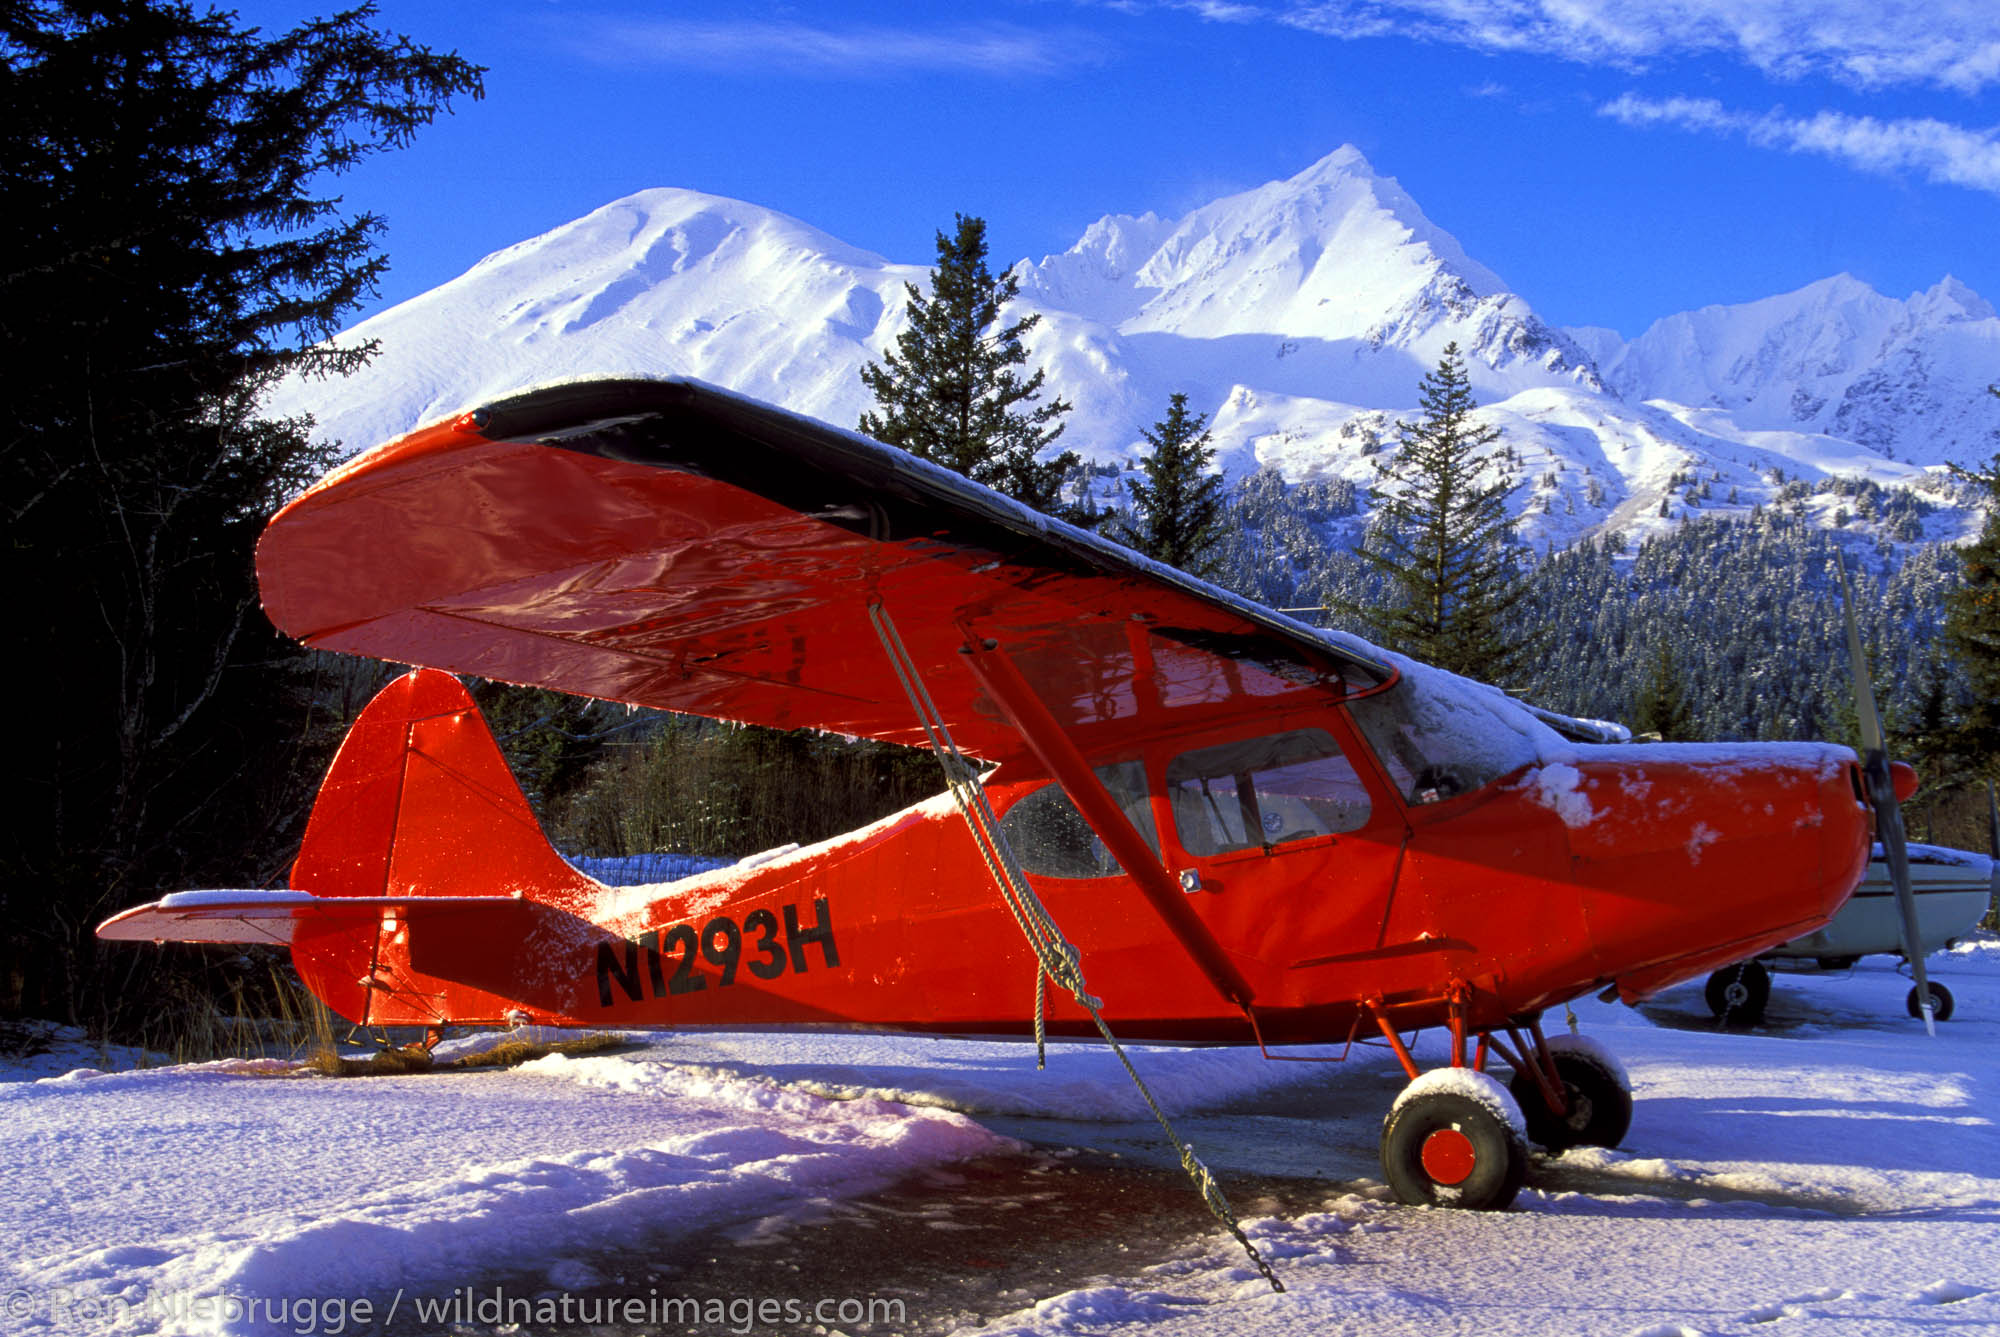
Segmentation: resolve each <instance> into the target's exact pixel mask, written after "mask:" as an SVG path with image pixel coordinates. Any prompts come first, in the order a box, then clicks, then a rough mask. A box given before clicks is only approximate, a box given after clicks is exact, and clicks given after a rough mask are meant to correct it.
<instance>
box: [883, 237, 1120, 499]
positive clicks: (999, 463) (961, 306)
mask: <svg viewBox="0 0 2000 1337" xmlns="http://www.w3.org/2000/svg"><path fill="white" fill-rule="evenodd" d="M956 218H957V220H958V222H957V227H956V230H955V231H954V233H953V235H951V236H950V237H947V236H945V235H944V233H942V232H940V233H938V234H937V266H936V268H934V269H932V270H931V290H930V294H929V295H928V296H926V295H925V294H924V293H922V292H920V291H919V290H918V289H917V286H916V285H915V284H913V283H912V284H905V285H904V289H905V291H906V292H907V293H908V294H909V302H910V324H909V328H908V329H905V330H904V331H903V332H902V333H901V334H898V335H897V336H896V348H895V351H894V352H890V353H885V354H883V356H882V361H881V363H880V364H877V363H873V362H871V363H869V364H868V365H867V366H865V367H863V368H862V369H861V380H862V382H863V383H864V384H865V385H866V386H867V387H868V389H869V390H870V391H871V392H872V393H873V394H874V396H875V405H876V407H875V408H874V409H873V410H870V411H869V412H867V413H864V414H862V415H861V423H860V430H861V431H862V432H864V433H866V434H867V435H869V436H872V437H874V438H875V439H876V440H877V441H882V442H886V443H887V444H889V445H892V446H901V447H902V448H903V449H904V450H907V451H909V452H910V453H911V454H912V455H915V456H917V457H919V458H920V459H926V460H930V461H932V462H933V463H936V464H941V465H943V466H944V467H945V468H947V469H950V470H953V471H954V472H956V473H961V474H964V475H965V476H966V477H967V478H970V479H972V480H973V481H974V482H978V483H984V484H985V485H986V486H988V487H991V488H995V489H997V490H998V491H1001V492H1004V493H1006V494H1007V495H1008V496H1010V497H1013V498H1014V499H1015V500H1017V501H1021V502H1025V503H1027V504H1028V505H1030V506H1033V507H1034V508H1035V509H1036V510H1039V511H1046V512H1048V513H1049V514H1052V515H1056V514H1059V515H1062V517H1063V518H1064V519H1071V518H1072V517H1074V518H1076V519H1083V518H1084V517H1083V515H1082V513H1081V512H1073V511H1070V510H1068V509H1066V508H1065V507H1064V506H1063V503H1062V491H1063V484H1064V482H1065V481H1066V480H1068V479H1069V478H1070V477H1071V475H1072V473H1073V472H1074V471H1075V470H1076V469H1077V467H1078V466H1079V465H1080V464H1081V463H1082V461H1081V460H1080V459H1079V458H1078V456H1077V454H1076V452H1075V451H1064V452H1063V453H1062V454H1060V455H1058V456H1056V457H1055V458H1054V459H1049V460H1043V459H1041V458H1040V455H1041V452H1042V450H1043V448H1044V447H1046V446H1048V445H1049V444H1051V443H1052V442H1054V441H1055V439H1056V438H1057V437H1059V436H1061V435H1062V423H1061V422H1060V421H1059V420H1060V419H1061V417H1062V415H1063V414H1065V413H1067V412H1069V409H1070V406H1069V405H1068V404H1066V403H1064V402H1063V401H1062V400H1061V399H1059V398H1058V399H1052V400H1050V401H1049V402H1047V403H1045V404H1042V403H1036V402H1035V401H1036V397H1037V396H1039V395H1040V394H1041V391H1042V380H1043V376H1042V373H1041V372H1040V371H1037V372H1036V373H1035V374H1034V375H1032V376H1029V377H1028V378H1027V379H1025V380H1023V379H1022V378H1021V377H1020V375H1019V374H1018V373H1017V371H1016V370H1015V369H1016V368H1018V367H1020V366H1022V365H1024V364H1025V363H1026V362H1027V360H1028V352H1027V349H1026V348H1025V347H1023V346H1022V343H1021V337H1022V336H1023V335H1025V334H1026V333H1028V331H1030V330H1032V329H1034V328H1035V326H1036V324H1037V323H1039V322H1040V320H1041V317H1040V316H1039V315H1030V316H1024V317H1022V318H1021V319H1019V320H1016V321H1012V322H1009V323H1003V322H1002V312H1003V310H1004V309H1005V307H1006V305H1007V303H1009V302H1011V301H1013V300H1014V298H1015V296H1016V295H1017V293H1018V292H1019V290H1020V280H1018V279H1017V278H1016V277H1015V276H1014V275H1013V274H1011V273H1007V274H1002V275H1001V276H1000V277H999V278H997V279H996V278H994V277H993V274H992V272H991V271H990V270H988V269H987V267H986V223H985V220H984V219H979V218H967V217H966V216H965V215H964V214H958V215H956Z"/></svg>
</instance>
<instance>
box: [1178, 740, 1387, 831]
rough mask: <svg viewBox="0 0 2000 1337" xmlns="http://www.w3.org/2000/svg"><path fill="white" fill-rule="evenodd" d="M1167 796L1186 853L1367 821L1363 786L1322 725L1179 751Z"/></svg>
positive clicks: (1348, 828) (1352, 826)
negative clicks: (1316, 727)
mask: <svg viewBox="0 0 2000 1337" xmlns="http://www.w3.org/2000/svg"><path fill="white" fill-rule="evenodd" d="M1167 796H1168V798H1169V800H1170V801H1171V802H1172V804H1173V810H1174V829H1175V831H1176V832H1177V833H1178V834H1179V836H1180V841H1181V848H1183V849H1185V850H1186V851H1187V852H1188V853H1189V854H1197V855H1199V854H1225V853H1227V852H1229V851H1231V850H1246V849H1257V848H1268V847H1269V846H1273V845H1282V844H1285V843H1286V842H1288V841H1293V840H1305V839H1307V838H1308V837H1311V836H1324V835H1330V834H1332V833H1333V832H1336V831H1352V830H1355V829H1356V828H1358V827H1361V826H1365V825H1366V824H1367V822H1368V791H1367V790H1365V789H1363V788H1362V786H1361V779H1360V777H1359V776H1358V775H1356V774H1355V771H1354V764H1353V763H1352V762H1351V761H1349V760H1348V759H1347V757H1346V756H1344V755H1343V754H1342V753H1341V750H1340V744H1338V743H1336V742H1335V741H1334V740H1333V735H1332V734H1329V733H1328V732H1326V730H1324V729H1294V730H1292V731H1290V732H1288V733H1280V734H1269V735H1266V736H1265V737H1262V738H1246V739H1243V740H1242V741H1240V742H1235V743H1224V744H1222V745H1220V746H1218V747H1205V748H1201V749H1199V750H1197V751H1194V752H1183V753H1181V755H1179V756H1178V757H1175V758H1174V759H1173V761H1171V762H1170V763H1168V765H1167Z"/></svg>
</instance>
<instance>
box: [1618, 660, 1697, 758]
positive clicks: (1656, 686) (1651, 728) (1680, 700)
mask: <svg viewBox="0 0 2000 1337" xmlns="http://www.w3.org/2000/svg"><path fill="white" fill-rule="evenodd" d="M1632 731H1633V732H1634V733H1637V734H1657V735H1659V737H1660V738H1661V740H1662V741H1664V742H1668V743H1686V742H1691V741H1693V740H1694V739H1695V738H1696V737H1697V736H1698V732H1697V730H1696V727H1695V721H1694V708H1693V706H1692V705H1691V704H1690V703H1689V701H1688V692H1687V680H1686V674H1685V673H1684V672H1683V671H1682V669H1681V666H1680V664H1679V663H1678V662H1676V660H1675V658H1674V652H1673V647H1672V646H1671V645H1669V644H1668V643H1667V642H1666V641H1665V640H1664V639H1662V640H1660V641H1658V642H1656V643H1655V645H1654V647H1653V658H1652V662H1651V664H1650V665H1648V667H1647V670H1646V677H1645V679H1644V680H1643V681H1642V682H1641V683H1640V684H1639V691H1638V693H1637V695H1636V696H1635V697H1634V699H1633V702H1632Z"/></svg>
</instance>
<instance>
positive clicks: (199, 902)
mask: <svg viewBox="0 0 2000 1337" xmlns="http://www.w3.org/2000/svg"><path fill="white" fill-rule="evenodd" d="M516 905H517V898H516V897H513V896H315V895H313V894H312V893H311V892H306V891H180V892H175V893H174V894H173V895H171V896H166V897H163V898H161V899H160V900H157V901H154V902H153V903H151V904H150V905H141V906H138V907H136V908H134V909H131V910H127V911H125V912H124V913H123V914H120V915H115V916H113V917H112V918H110V919H107V920H105V921H104V923H102V924H100V925H98V928H97V936H98V937H100V938H106V939H111V940H114V941H121V942H263V943H279V944H289V943H290V942H291V941H292V934H293V932H294V931H295V930H297V928H298V927H299V926H300V925H301V924H309V925H311V926H314V927H324V928H336V927H343V926H352V927H360V926H364V925H372V924H374V923H375V922H377V921H389V922H400V923H410V922H414V921H417V920H428V919H439V918H444V917H449V916H458V915H477V914H485V915H488V916H489V917H490V916H491V915H493V914H494V913H495V912H498V913H501V914H512V913H515V912H516Z"/></svg>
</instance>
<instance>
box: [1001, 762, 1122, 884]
mask: <svg viewBox="0 0 2000 1337" xmlns="http://www.w3.org/2000/svg"><path fill="white" fill-rule="evenodd" d="M1097 778H1098V779H1099V780H1101V781H1102V782H1103V783H1104V787H1105V789H1107V790H1109V791H1110V793H1111V797H1112V798H1113V799H1114V800H1116V801H1117V803H1118V805H1119V806H1120V807H1122V808H1124V810H1125V815H1126V816H1127V817H1128V818H1130V819H1131V822H1132V825H1133V826H1135V827H1137V828H1138V831H1139V834H1140V835H1142V836H1144V837H1145V838H1146V843H1147V844H1148V845H1151V846H1152V847H1153V850H1154V852H1155V853H1158V852H1159V848H1160V834H1159V832H1158V831H1157V830H1155V829H1154V827H1153V805H1152V804H1151V802H1149V801H1148V799H1147V795H1146V768H1145V767H1144V766H1143V765H1142V764H1140V763H1139V762H1136V761H1125V762H1120V763H1118V764H1117V765H1115V766H1100V767H1098V768H1097ZM1000 831H1001V834H1002V835H1004V836H1006V838H1007V843H1008V844H1009V845H1011V846H1012V847H1013V849H1014V853H1015V854H1016V855H1017V856H1018V857H1019V858H1020V860H1021V867H1022V868H1023V869H1025V870H1026V871H1027V872H1029V873H1032V874H1034V875H1036V876H1038V877H1116V876H1118V874H1119V873H1120V872H1121V871H1123V870H1122V869H1120V868H1119V867H1118V861H1117V860H1116V859H1114V858H1112V857H1111V851H1110V850H1107V849H1105V848H1104V842H1103V841H1101V840H1099V839H1098V838H1097V833H1096V832H1094V831H1092V830H1091V829H1090V823H1088V822H1086V821H1084V820H1083V814H1082V813H1080V812H1078V811H1077V810H1076V805H1075V804H1073V803H1071V802H1070V801H1069V795H1068V794H1065V793H1064V792H1063V787H1062V786H1061V785H1058V784H1047V785H1043V786H1042V787H1041V788H1040V789H1037V790H1036V791H1034V792H1033V793H1032V794H1029V795H1028V796H1027V797H1026V798H1024V799H1022V800H1021V801H1020V802H1019V803H1016V804H1015V805H1014V806H1013V807H1011V808H1009V809H1008V810H1007V815H1006V816H1005V817H1003V818H1001V819H1000Z"/></svg>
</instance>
